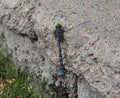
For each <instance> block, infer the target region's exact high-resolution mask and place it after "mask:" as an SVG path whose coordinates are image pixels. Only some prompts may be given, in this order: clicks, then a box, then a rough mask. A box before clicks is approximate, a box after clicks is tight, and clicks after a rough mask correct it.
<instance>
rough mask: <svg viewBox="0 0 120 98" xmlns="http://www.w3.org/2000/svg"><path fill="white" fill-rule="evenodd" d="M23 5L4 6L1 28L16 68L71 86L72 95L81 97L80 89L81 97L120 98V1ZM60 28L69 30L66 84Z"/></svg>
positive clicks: (47, 0)
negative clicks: (61, 63) (57, 33)
mask: <svg viewBox="0 0 120 98" xmlns="http://www.w3.org/2000/svg"><path fill="white" fill-rule="evenodd" d="M12 1H13V2H14V0H12ZM17 1H18V2H17V3H16V0H15V2H14V4H13V5H10V4H9V3H8V1H7V2H6V1H4V0H2V1H1V3H0V24H1V25H2V26H4V28H5V29H4V35H5V38H6V43H7V45H8V48H9V50H10V52H11V54H12V57H13V60H14V63H15V65H16V66H19V67H21V66H24V65H27V66H29V67H30V68H31V70H34V71H35V74H36V76H37V77H45V78H46V79H48V80H49V81H48V83H49V84H52V83H55V85H56V86H59V85H60V83H59V82H60V81H62V82H63V86H65V85H66V84H71V86H70V87H73V88H75V89H73V91H68V92H69V93H70V92H73V93H74V94H73V95H76V88H77V95H78V98H83V97H84V98H90V92H91V94H92V97H93V98H120V86H119V84H120V83H119V81H120V80H119V79H120V59H119V58H120V43H119V41H120V0H114V1H113V0H57V1H55V0H40V1H39V0H30V1H29V0H20V1H19V0H17ZM10 2H11V0H10ZM57 23H60V24H62V25H63V27H64V28H65V31H66V32H65V34H64V36H65V42H64V43H63V44H62V50H63V58H64V63H65V67H66V70H67V71H66V78H65V79H63V80H62V79H61V78H59V77H58V76H59V72H60V70H59V66H58V64H59V63H58V59H59V58H58V47H57V42H56V40H55V39H54V36H53V31H54V29H55V25H56V24H57ZM1 30H2V29H1V28H0V31H1ZM74 74H75V75H76V77H77V80H76V77H73V79H72V78H71V77H72V76H74ZM81 76H82V77H83V79H82V80H81V81H80V77H81ZM72 80H76V81H77V82H76V81H72ZM74 85H77V86H74ZM74 97H76V96H74Z"/></svg>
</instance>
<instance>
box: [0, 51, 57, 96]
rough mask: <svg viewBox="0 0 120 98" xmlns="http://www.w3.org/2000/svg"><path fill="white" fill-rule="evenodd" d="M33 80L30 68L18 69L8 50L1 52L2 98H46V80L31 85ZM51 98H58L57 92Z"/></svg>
mask: <svg viewBox="0 0 120 98" xmlns="http://www.w3.org/2000/svg"><path fill="white" fill-rule="evenodd" d="M32 79H33V76H32V74H31V73H30V71H29V68H28V67H24V68H19V69H16V68H15V67H14V66H13V62H12V60H11V57H10V54H9V52H8V49H4V51H0V85H1V84H2V86H3V88H2V89H1V88H0V98H45V89H46V85H47V82H46V80H45V78H42V79H38V80H36V84H35V83H34V84H33V85H31V84H30V82H31V81H32ZM48 92H49V90H48ZM49 98H58V95H57V92H56V91H54V92H53V94H52V96H50V97H49Z"/></svg>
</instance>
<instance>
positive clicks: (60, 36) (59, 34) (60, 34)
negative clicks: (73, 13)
mask: <svg viewBox="0 0 120 98" xmlns="http://www.w3.org/2000/svg"><path fill="white" fill-rule="evenodd" d="M53 33H54V37H55V39H56V40H57V43H58V48H59V63H60V75H61V76H64V75H65V66H64V64H63V58H62V48H61V43H62V42H63V41H64V30H63V29H62V25H61V24H57V25H56V27H55V31H54V32H53Z"/></svg>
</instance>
